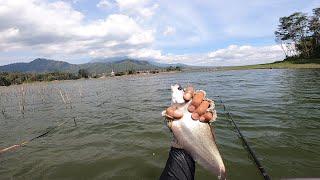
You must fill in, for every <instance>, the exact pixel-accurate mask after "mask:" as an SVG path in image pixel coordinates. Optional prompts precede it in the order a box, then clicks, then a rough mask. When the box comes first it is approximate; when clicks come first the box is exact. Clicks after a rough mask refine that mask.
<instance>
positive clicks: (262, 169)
mask: <svg viewBox="0 0 320 180" xmlns="http://www.w3.org/2000/svg"><path fill="white" fill-rule="evenodd" d="M217 97H219V100H220V103H221V105H222V106H223V111H224V112H227V115H228V117H229V120H230V121H231V122H232V124H233V126H234V127H235V129H236V130H237V132H238V135H239V137H240V139H241V140H242V142H243V144H244V146H245V148H246V150H247V151H248V152H249V154H250V155H251V157H252V159H253V161H254V163H255V164H256V166H257V168H258V169H259V171H260V173H261V175H262V176H263V178H264V179H265V180H270V179H271V178H270V176H269V175H268V173H267V172H266V170H265V169H264V167H263V166H262V164H261V163H260V161H259V159H258V158H257V156H256V154H255V152H254V151H253V149H252V148H251V147H250V146H249V143H248V141H247V140H246V139H245V137H244V136H243V134H242V133H241V131H240V129H239V127H238V125H237V123H236V122H235V121H234V120H233V118H232V116H231V113H230V112H229V111H228V109H227V107H226V106H225V104H224V103H223V101H222V99H221V97H220V96H217Z"/></svg>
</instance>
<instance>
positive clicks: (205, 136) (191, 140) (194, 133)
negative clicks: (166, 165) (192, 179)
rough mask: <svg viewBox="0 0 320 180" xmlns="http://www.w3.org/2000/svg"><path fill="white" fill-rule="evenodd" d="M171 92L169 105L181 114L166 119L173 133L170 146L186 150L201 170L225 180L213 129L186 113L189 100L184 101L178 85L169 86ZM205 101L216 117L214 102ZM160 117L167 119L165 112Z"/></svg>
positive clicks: (181, 90) (224, 171)
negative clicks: (178, 117)
mask: <svg viewBox="0 0 320 180" xmlns="http://www.w3.org/2000/svg"><path fill="white" fill-rule="evenodd" d="M171 91H172V97H171V105H174V106H176V107H177V109H178V110H179V111H181V112H182V113H183V117H182V118H181V119H171V118H169V119H167V120H168V121H167V122H168V123H167V125H168V127H169V129H170V130H171V131H172V133H173V141H172V144H171V145H172V146H173V147H175V148H180V149H184V150H186V151H187V152H188V153H189V154H190V155H191V157H192V158H193V159H194V160H195V161H196V162H197V163H198V164H200V165H201V166H202V167H203V168H205V169H207V170H208V171H210V172H212V173H213V174H215V175H217V177H218V179H219V180H225V179H226V169H225V166H224V163H223V160H222V157H221V155H220V152H219V150H218V147H217V145H216V142H215V133H214V127H213V126H211V125H210V124H209V123H204V122H200V121H199V120H193V119H192V117H191V113H190V112H189V111H188V106H189V104H190V103H191V100H190V101H188V102H186V101H185V100H184V98H183V94H184V93H183V89H182V88H181V86H180V85H178V84H176V85H174V86H171ZM203 92H204V91H203ZM204 93H205V92H204ZM206 100H208V101H209V102H210V103H211V104H210V107H209V110H210V111H211V112H212V113H213V114H214V115H213V116H214V117H216V111H215V110H214V102H213V101H212V100H210V99H206ZM162 115H163V116H165V117H168V116H166V111H163V112H162ZM213 120H215V118H213Z"/></svg>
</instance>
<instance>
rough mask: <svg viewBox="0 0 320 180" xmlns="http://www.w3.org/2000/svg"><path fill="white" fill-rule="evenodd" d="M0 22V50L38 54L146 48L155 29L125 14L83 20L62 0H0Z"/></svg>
mask: <svg viewBox="0 0 320 180" xmlns="http://www.w3.org/2000/svg"><path fill="white" fill-rule="evenodd" d="M0 24H1V25H0V50H1V51H10V50H12V49H15V50H17V49H21V50H24V51H26V50H29V51H32V52H34V53H36V54H38V55H40V56H41V55H46V56H49V55H57V54H61V55H64V56H65V55H69V56H77V55H83V56H88V55H90V52H92V51H93V50H96V51H99V52H104V51H105V53H102V54H103V55H105V56H108V55H109V54H108V52H111V54H115V53H112V51H113V50H114V51H116V52H117V51H120V50H119V48H123V50H122V53H124V54H125V53H126V49H137V48H141V46H144V47H148V46H149V45H150V44H151V43H152V42H153V41H154V37H153V32H154V31H153V30H152V29H148V28H144V27H143V26H141V25H140V24H139V23H137V22H136V20H134V19H133V18H132V17H130V16H128V15H124V14H111V15H109V16H107V17H106V18H104V19H98V20H91V21H86V19H85V16H84V14H82V13H81V12H79V11H77V10H75V9H73V7H72V6H71V5H70V4H69V3H67V2H63V1H55V2H47V1H41V0H19V1H11V0H1V3H0ZM115 42H116V44H115ZM112 44H113V45H112ZM107 48H108V50H106V49H107Z"/></svg>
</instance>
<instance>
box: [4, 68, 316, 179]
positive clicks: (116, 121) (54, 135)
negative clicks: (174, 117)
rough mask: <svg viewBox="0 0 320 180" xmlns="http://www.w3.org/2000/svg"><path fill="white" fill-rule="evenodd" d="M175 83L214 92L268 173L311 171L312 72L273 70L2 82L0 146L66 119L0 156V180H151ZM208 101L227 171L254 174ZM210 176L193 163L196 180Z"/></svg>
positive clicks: (233, 175)
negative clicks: (163, 116)
mask: <svg viewBox="0 0 320 180" xmlns="http://www.w3.org/2000/svg"><path fill="white" fill-rule="evenodd" d="M177 82H178V83H181V84H182V85H186V84H187V83H191V84H193V85H195V86H196V88H201V89H203V90H206V91H207V95H208V97H211V98H213V99H215V98H216V97H215V96H216V95H220V96H221V97H222V99H223V100H224V101H225V103H226V105H227V106H228V107H229V110H230V111H231V113H232V114H233V117H234V120H235V121H236V122H237V123H238V124H239V126H240V128H241V130H242V131H243V134H244V135H245V136H246V137H247V140H248V141H249V143H250V144H251V145H252V147H253V148H254V150H255V151H256V153H257V155H258V157H259V159H260V160H261V162H262V164H263V165H264V166H265V168H266V170H267V171H268V172H269V174H270V176H271V177H272V178H273V179H280V178H283V177H286V178H288V177H320V163H319V162H320V133H319V128H320V118H319V117H320V70H317V69H315V70H310V69H309V70H281V69H279V70H248V71H219V72H211V73H177V74H159V75H152V76H132V77H119V78H113V79H103V80H78V81H64V82H52V83H35V84H28V85H19V86H10V87H1V88H0V98H1V101H0V102H1V103H0V111H1V113H0V147H1V148H2V147H7V146H10V145H12V144H15V143H19V142H21V141H24V140H27V139H29V138H32V137H34V136H37V135H39V134H41V133H43V132H44V131H45V130H46V129H47V128H48V127H54V126H56V125H58V124H59V123H61V122H64V121H68V122H67V123H66V124H64V125H63V126H61V127H59V128H58V129H56V130H54V131H53V132H51V133H50V134H48V136H46V137H44V138H41V139H37V140H35V141H33V142H31V143H29V144H28V145H27V146H25V147H23V148H20V149H18V150H17V151H14V152H9V153H6V154H3V155H0V179H157V178H158V177H159V176H160V174H161V172H162V170H163V168H164V166H165V162H166V160H167V157H168V152H169V145H170V140H171V136H170V133H169V131H168V130H167V128H166V127H165V126H164V123H163V118H162V117H161V115H160V113H161V111H162V110H163V109H164V108H165V107H167V106H168V105H169V104H170V85H171V84H174V83H177ZM22 87H23V88H22ZM60 91H61V93H62V94H63V97H64V98H65V101H66V103H67V104H65V103H64V102H63V99H62V97H61V95H60ZM68 102H70V103H68ZM23 105H24V109H25V110H23ZM216 105H217V107H216V108H217V110H218V119H217V122H216V123H215V127H216V136H217V144H218V146H219V149H220V152H221V154H222V156H223V159H224V161H225V165H226V169H227V172H228V178H229V179H259V178H260V174H259V173H258V171H257V169H256V167H255V166H254V164H253V163H252V161H251V160H250V158H249V156H248V154H247V152H246V151H245V150H244V149H243V146H242V144H241V141H240V140H239V139H238V137H237V134H236V133H235V131H234V129H233V127H232V126H231V125H230V123H229V121H228V120H227V119H226V116H225V113H224V112H223V109H222V107H221V106H220V104H219V102H216ZM70 106H72V109H71V108H70ZM66 107H67V108H66ZM22 112H24V113H22ZM73 117H75V118H76V120H77V125H78V126H77V127H74V123H73ZM213 178H215V177H214V176H213V175H211V174H210V173H209V172H208V171H206V170H204V169H202V168H201V167H200V166H197V168H196V179H213Z"/></svg>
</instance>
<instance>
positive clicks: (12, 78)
mask: <svg viewBox="0 0 320 180" xmlns="http://www.w3.org/2000/svg"><path fill="white" fill-rule="evenodd" d="M162 71H181V68H180V67H178V66H177V67H173V66H170V67H167V68H166V69H163V70H162ZM148 72H149V73H152V74H156V73H159V72H160V70H150V71H148ZM139 73H140V72H139V71H138V72H137V71H135V70H129V71H125V72H117V73H116V74H115V75H116V76H122V75H126V74H139ZM101 76H102V75H101V74H96V73H90V72H89V71H88V70H87V69H79V71H78V73H70V72H58V71H57V72H48V73H21V72H0V86H10V85H13V84H22V83H28V82H35V81H54V80H76V79H80V78H89V77H91V78H99V77H101Z"/></svg>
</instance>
